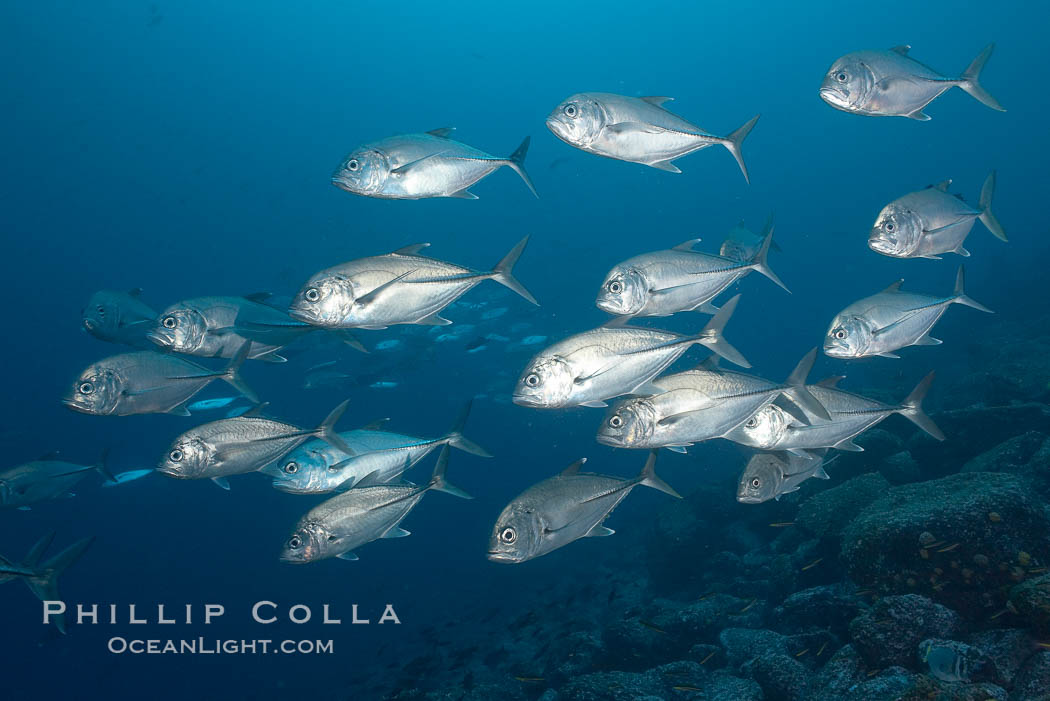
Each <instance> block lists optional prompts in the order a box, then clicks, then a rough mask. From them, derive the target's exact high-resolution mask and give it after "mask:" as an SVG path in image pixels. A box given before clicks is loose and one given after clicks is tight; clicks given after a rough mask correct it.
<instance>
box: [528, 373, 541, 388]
mask: <svg viewBox="0 0 1050 701" xmlns="http://www.w3.org/2000/svg"><path fill="white" fill-rule="evenodd" d="M539 383H540V376H539V375H537V374H536V373H532V374H531V375H529V376H528V377H526V378H525V384H527V385H528V386H529V387H535V386H536V385H538V384H539Z"/></svg>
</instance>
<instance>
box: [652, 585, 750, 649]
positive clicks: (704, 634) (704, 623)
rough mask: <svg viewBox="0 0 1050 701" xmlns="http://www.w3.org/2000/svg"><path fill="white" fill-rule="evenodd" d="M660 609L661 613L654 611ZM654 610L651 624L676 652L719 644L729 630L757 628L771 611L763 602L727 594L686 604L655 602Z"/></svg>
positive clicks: (664, 600)
mask: <svg viewBox="0 0 1050 701" xmlns="http://www.w3.org/2000/svg"><path fill="white" fill-rule="evenodd" d="M657 606H659V607H660V610H659V611H655V608H656V607H657ZM653 609H654V612H653V616H652V622H653V623H654V624H655V625H656V626H657V627H658V628H659V629H660V630H662V631H663V632H664V634H665V637H666V638H667V639H668V640H669V641H670V643H671V645H672V646H673V647H674V648H675V649H682V650H688V649H689V648H690V647H691V646H692V645H694V644H696V643H714V642H717V641H718V634H719V632H720V631H722V629H724V628H726V627H727V626H733V627H736V628H757V627H759V626H761V625H762V620H763V619H764V618H765V616H766V613H767V611H768V607H767V605H766V602H764V601H760V600H755V599H750V600H748V599H738V598H737V597H735V596H730V595H728V594H711V595H709V596H706V597H704V598H703V599H702V600H701V601H693V602H690V603H686V604H678V603H676V602H671V601H668V600H666V599H656V600H655V601H653Z"/></svg>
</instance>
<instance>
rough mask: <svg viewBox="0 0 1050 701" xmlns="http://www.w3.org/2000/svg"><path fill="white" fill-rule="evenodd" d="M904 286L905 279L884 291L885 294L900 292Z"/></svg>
mask: <svg viewBox="0 0 1050 701" xmlns="http://www.w3.org/2000/svg"><path fill="white" fill-rule="evenodd" d="M903 284H904V278H901V279H900V280H898V281H897V282H895V283H893V284H892V285H890V286H889V287H887V288H886V289H885V290H883V292H899V291H900V289H901V285H903Z"/></svg>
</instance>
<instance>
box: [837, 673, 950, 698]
mask: <svg viewBox="0 0 1050 701" xmlns="http://www.w3.org/2000/svg"><path fill="white" fill-rule="evenodd" d="M936 693H937V683H936V682H935V681H934V680H933V679H930V678H929V677H927V676H925V675H922V674H915V673H913V672H911V671H909V670H907V669H904V668H903V667H889V668H888V669H884V670H882V671H880V672H878V673H877V674H874V675H873V676H870V677H867V678H865V680H864V681H862V682H860V683H859V684H857V685H856V686H853V687H851V688H850V689H849V693H848V694H847V695H846V696H845V697H839V698H840V699H857V701H861V699H863V701H929V699H933V698H937V697H936Z"/></svg>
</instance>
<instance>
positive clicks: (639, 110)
mask: <svg viewBox="0 0 1050 701" xmlns="http://www.w3.org/2000/svg"><path fill="white" fill-rule="evenodd" d="M671 99H672V98H670V97H628V96H626V95H616V94H613V93H601V92H586V93H576V94H575V95H572V96H570V97H569V98H568V99H566V100H565V101H564V102H562V103H561V104H559V105H558V106H557V107H556V108H554V110H553V111H552V112H551V113H550V115H549V116H548V117H547V128H548V129H550V130H551V132H553V133H554V135H555V136H557V137H558V138H559V139H561V140H562V141H564V142H565V143H567V144H569V145H570V146H575V147H576V148H578V149H580V150H582V151H586V152H588V153H593V154H596V155H599V156H605V157H606V158H614V159H616V160H620V161H629V162H631V163H641V164H642V165H647V166H651V167H653V168H659V169H660V170H666V171H669V172H672V173H680V172H681V171H680V170H679V169H678V168H677V167H676V166H675V165H674V164H673V163H672V161H674V160H675V159H677V158H681V157H682V156H686V155H688V154H690V153H693V152H694V151H699V150H701V149H705V148H707V147H708V146H712V145H714V144H721V145H722V146H725V147H726V149H727V150H728V151H729V152H730V153H731V154H733V157H734V158H735V159H736V161H737V164H738V165H739V166H740V171H741V172H742V173H743V174H744V179H745V180H747V181H748V182H750V179H749V177H748V173H747V167H746V166H745V165H744V159H743V156H742V155H741V152H740V145H741V143H742V142H743V140H744V138H745V137H746V136H747V135H748V133H750V131H751V129H752V128H753V127H754V126H755V122H757V121H758V117H757V116H756V117H754V118H753V119H751V120H750V121H749V122H748V123H747V124H745V125H744V126H742V127H740V128H739V129H737V130H736V131H734V132H733V133H732V134H730V135H729V136H724V137H722V136H715V135H714V134H711V133H709V132H707V131H704V130H703V129H701V128H700V127H698V126H696V125H695V124H692V123H690V122H688V121H686V120H685V119H682V118H681V117H679V116H678V115H676V114H674V113H673V112H671V111H669V110H667V109H665V108H664V107H663V104H664V103H665V102H667V101H669V100H671Z"/></svg>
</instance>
